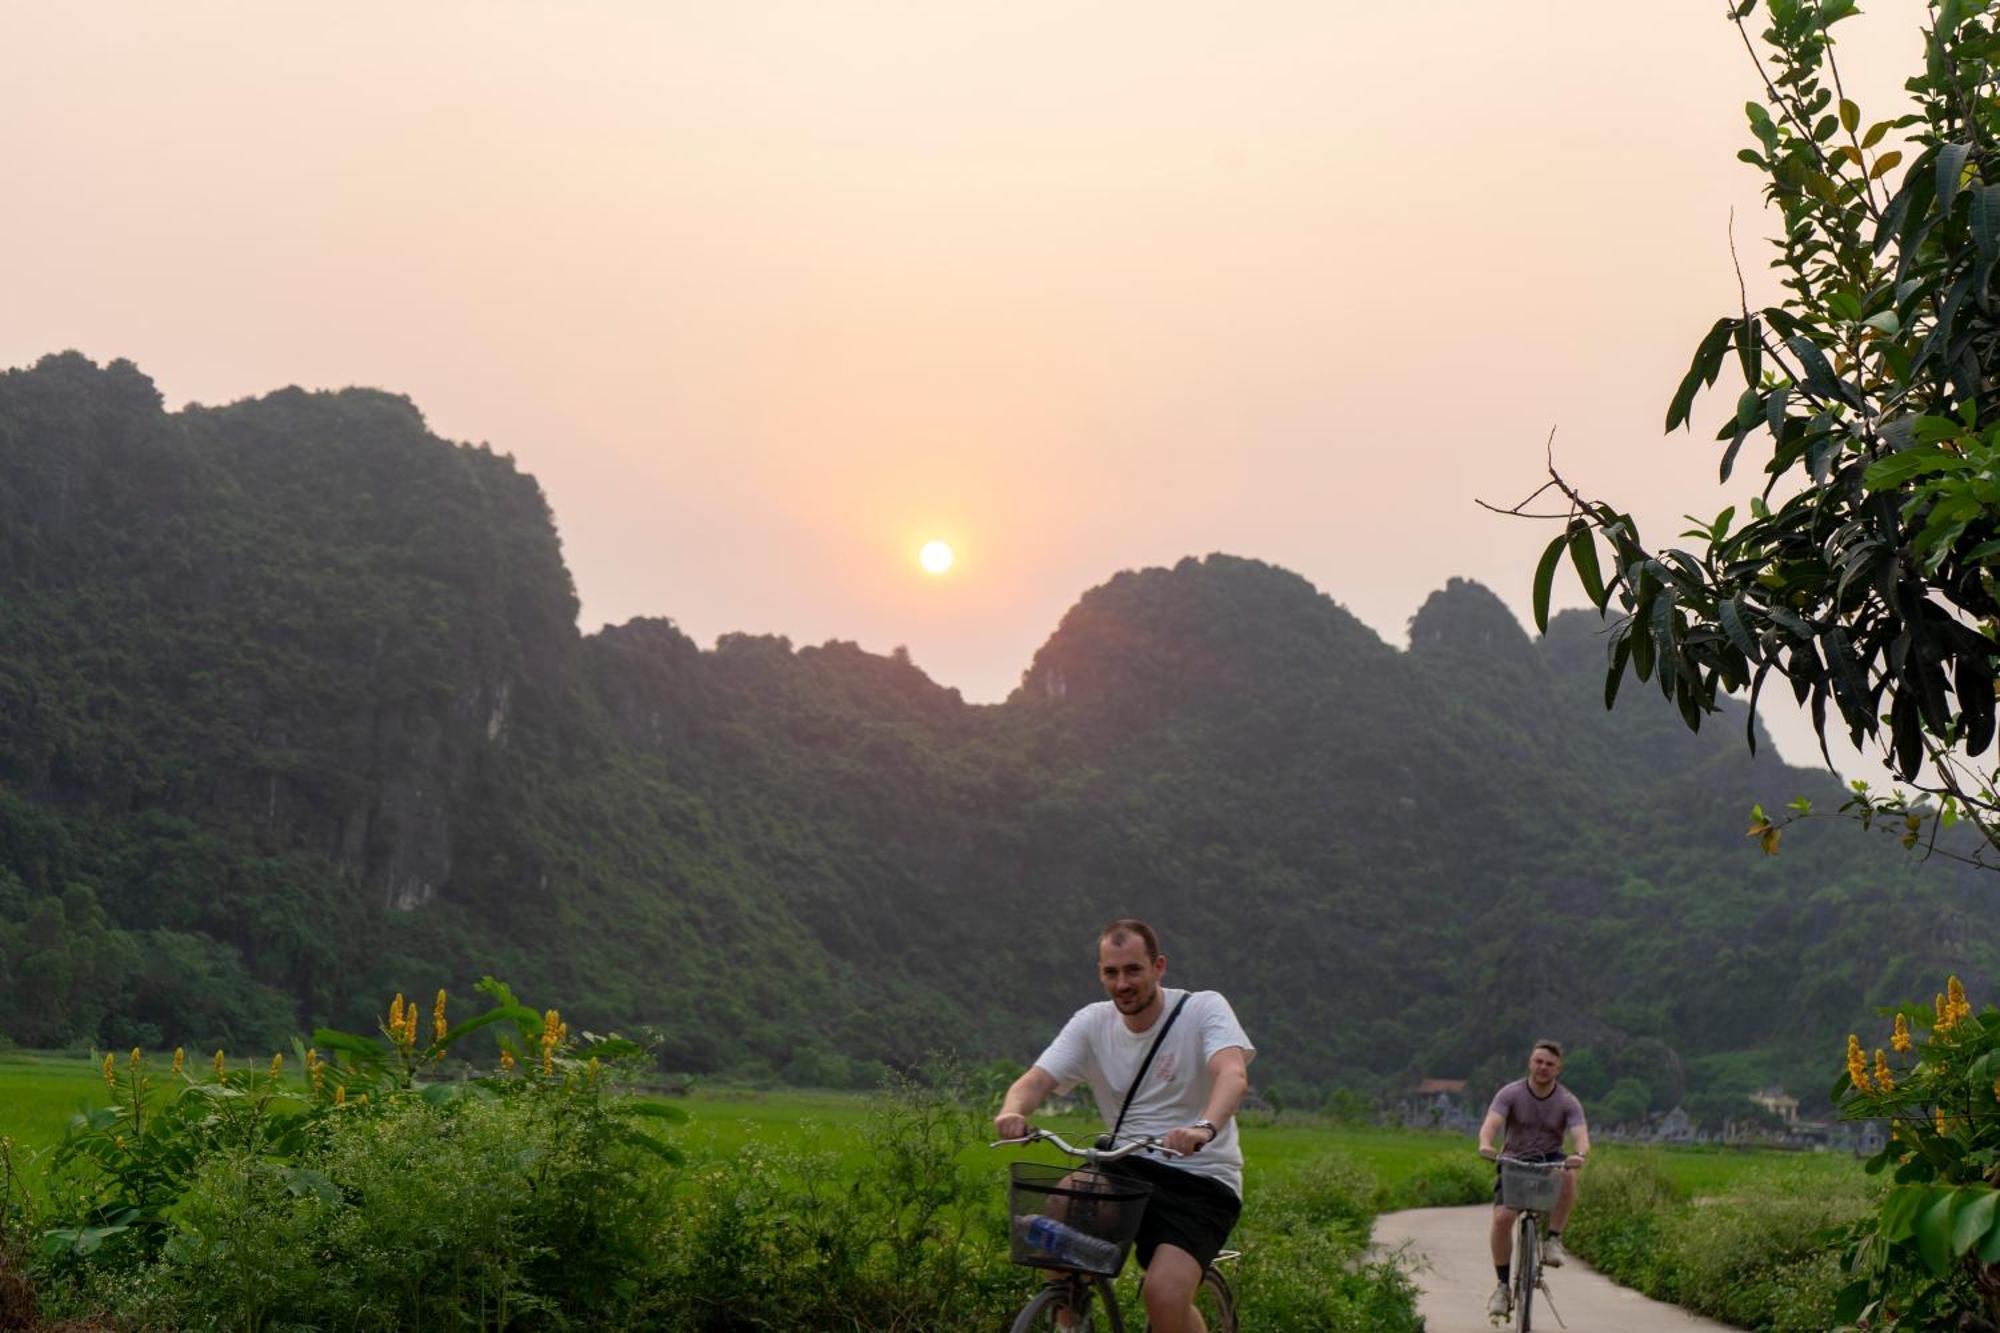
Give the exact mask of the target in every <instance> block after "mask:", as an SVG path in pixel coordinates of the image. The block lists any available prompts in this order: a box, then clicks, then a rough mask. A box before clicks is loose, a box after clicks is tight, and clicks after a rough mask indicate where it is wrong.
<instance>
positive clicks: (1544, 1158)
mask: <svg viewBox="0 0 2000 1333" xmlns="http://www.w3.org/2000/svg"><path fill="white" fill-rule="evenodd" d="M1514 1160H1515V1161H1517V1162H1543V1163H1548V1164H1553V1163H1556V1162H1567V1161H1568V1160H1569V1154H1568V1153H1560V1152H1524V1153H1516V1154H1514ZM1493 1206H1494V1207H1495V1208H1498V1207H1500V1163H1498V1162H1495V1163H1494V1164H1493Z"/></svg>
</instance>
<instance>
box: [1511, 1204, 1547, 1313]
mask: <svg viewBox="0 0 2000 1333" xmlns="http://www.w3.org/2000/svg"><path fill="white" fill-rule="evenodd" d="M1541 1280H1542V1229H1541V1227H1540V1225H1538V1224H1537V1223H1536V1221H1535V1216H1534V1214H1533V1213H1523V1214H1522V1215H1521V1238H1520V1242H1519V1243H1518V1244H1516V1245H1515V1246H1514V1318H1515V1320H1516V1321H1517V1322H1516V1325H1515V1326H1516V1327H1517V1328H1519V1329H1520V1330H1521V1333H1528V1331H1529V1330H1530V1329H1531V1328H1533V1327H1534V1317H1535V1288H1536V1286H1537V1285H1538V1284H1539V1283H1540V1282H1541Z"/></svg>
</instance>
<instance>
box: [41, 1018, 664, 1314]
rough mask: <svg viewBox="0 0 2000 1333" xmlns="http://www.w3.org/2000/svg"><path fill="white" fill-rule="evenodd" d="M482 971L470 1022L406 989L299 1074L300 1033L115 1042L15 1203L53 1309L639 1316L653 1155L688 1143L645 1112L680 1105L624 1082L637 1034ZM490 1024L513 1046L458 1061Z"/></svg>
mask: <svg viewBox="0 0 2000 1333" xmlns="http://www.w3.org/2000/svg"><path fill="white" fill-rule="evenodd" d="M485 989H486V990H487V991H488V993H489V994H490V995H491V996H492V997H493V1000H494V1003H493V1005H492V1006H491V1007H490V1008H489V1009H488V1010H487V1011H486V1012H485V1013H483V1014H481V1015H479V1016H477V1017H475V1018H473V1019H472V1020H470V1021H469V1022H466V1023H464V1024H462V1025H460V1026H458V1027H456V1028H452V1027H450V1026H448V1020H447V1015H446V1008H445V1001H446V996H445V995H444V993H443V992H439V994H438V996H437V1000H436V1003H435V1005H434V1007H433V1008H432V1010H431V1011H430V1012H429V1014H427V1015H424V1014H420V1013H419V1010H418V1007H417V1006H416V1005H415V1004H414V1003H412V1004H409V1005H405V1004H404V1002H403V999H402V997H401V996H400V995H399V996H397V997H396V1002H395V1004H394V1005H393V1006H392V1008H391V1011H390V1013H389V1015H388V1017H387V1019H386V1020H385V1021H384V1022H383V1023H382V1025H381V1035H380V1036H379V1037H378V1038H374V1039H369V1038H363V1037H359V1036H356V1035H354V1034H350V1033H342V1032H337V1031H331V1030H322V1031H320V1032H318V1033H316V1034H315V1044H314V1045H313V1046H311V1047H305V1046H303V1044H302V1043H298V1044H295V1047H296V1051H297V1057H298V1058H297V1062H296V1064H295V1065H294V1066H293V1069H292V1071H291V1072H290V1073H289V1074H288V1073H287V1072H286V1062H285V1057H284V1055H283V1054H282V1053H280V1054H276V1055H273V1056H272V1057H271V1059H270V1061H269V1063H268V1065H262V1066H258V1067H249V1068H246V1067H243V1066H240V1065H232V1064H231V1063H230V1062H229V1061H228V1059H227V1057H226V1054H225V1052H223V1051H221V1050H217V1051H216V1052H215V1054H214V1056H213V1057H212V1058H211V1059H203V1058H201V1057H199V1056H197V1057H195V1058H194V1059H192V1060H190V1059H189V1058H188V1056H187V1054H186V1053H185V1051H182V1050H176V1051H175V1052H174V1054H173V1057H172V1061H171V1063H170V1065H169V1067H168V1068H166V1069H164V1070H161V1069H157V1068H156V1067H155V1062H154V1061H153V1060H151V1059H149V1058H148V1057H147V1056H146V1055H145V1053H144V1052H142V1051H141V1050H139V1049H137V1048H135V1049H133V1050H132V1052H131V1053H130V1054H129V1055H128V1056H126V1057H123V1058H121V1057H118V1056H115V1055H106V1056H105V1059H104V1065H103V1078H104V1082H105V1084H106V1090H107V1092H108V1093H109V1095H110V1100H109V1104H107V1105H102V1106H98V1107H94V1108H92V1109H89V1110H87V1111H84V1112H82V1113H80V1114H79V1115H78V1116H77V1117H76V1118H75V1120H74V1121H73V1122H72V1124H71V1126H70V1131H69V1133H68V1134H67V1136H66V1137H65V1138H64V1140H63V1141H62V1142H61V1143H60V1144H59V1145H57V1147H56V1148H55V1149H54V1150H53V1152H52V1154H51V1157H50V1161H49V1164H48V1171H47V1185H48V1189H47V1193H46V1197H44V1198H39V1199H37V1200H36V1201H35V1202H33V1203H31V1204H28V1205H25V1207H24V1215H23V1216H21V1217H18V1218H17V1219H16V1222H17V1227H19V1228H22V1229H26V1230H28V1231H30V1232H32V1233H33V1234H34V1235H35V1236H36V1237H37V1238H38V1239H37V1241H36V1244H35V1246H34V1248H33V1250H32V1251H31V1252H30V1255H29V1258H28V1268H29V1271H30V1272H32V1273H33V1274H34V1275H35V1277H36V1279H37V1281H38V1284H39V1286H40V1288H41V1302H42V1305H43V1307H44V1309H45V1310H46V1311H49V1312H51V1313H53V1314H61V1313H63V1312H65V1311H69V1312H74V1313H78V1314H96V1313H101V1314H105V1315H106V1316H107V1317H115V1318H116V1319H117V1320H119V1321H120V1322H121V1323H125V1324H129V1325H131V1326H133V1327H176V1328H179V1327H241V1328H250V1329H261V1328H271V1327H360V1328H408V1327H420V1326H425V1325H437V1324H447V1323H456V1322H458V1321H460V1320H461V1319H470V1320H471V1321H472V1322H473V1324H474V1326H477V1327H490V1328H501V1327H512V1326H523V1325H524V1324H532V1323H534V1322H535V1321H536V1320H542V1321H544V1322H550V1321H554V1322H560V1321H561V1320H563V1319H584V1320H586V1321H598V1322H603V1321H608V1322H613V1323H616V1322H621V1321H624V1320H626V1319H627V1318H628V1317H629V1316H630V1313H631V1311H632V1309H633V1308H634V1303H635V1300H636V1299H637V1294H638V1288H637V1286H636V1284H635V1282H634V1278H633V1274H634V1273H635V1272H639V1271H643V1270H644V1268H645V1266H646V1264H647V1263H648V1262H650V1261H651V1260H652V1259H653V1258H654V1255H655V1248H656V1246H657V1243H658V1241H657V1235H658V1233H659V1231H660V1228H661V1224H662V1213H663V1202H662V1196H661V1194H659V1193H658V1192H655V1191H653V1190H650V1189H647V1188H643V1187H641V1184H640V1180H641V1178H640V1176H639V1174H638V1173H639V1172H640V1171H642V1170H644V1169H650V1168H648V1167H647V1164H649V1163H660V1164H665V1165H671V1164H672V1163H674V1162H676V1161H678V1158H679V1155H678V1153H677V1151H676V1150H675V1149H673V1148H672V1147H671V1146H669V1145H667V1144H665V1143H663V1142H661V1141H660V1140H659V1139H658V1138H657V1137H655V1135H654V1134H653V1133H651V1132H650V1131H649V1130H648V1129H647V1128H646V1122H647V1121H649V1120H652V1121H658V1120H659V1119H662V1118H664V1119H669V1120H674V1119H682V1118H684V1117H683V1115H682V1113H680V1112H679V1111H677V1110H675V1109H674V1108H672V1107H668V1106H664V1105H661V1104H658V1103H654V1102H647V1101H641V1100H637V1099H633V1098H629V1097H623V1096H619V1095H617V1094H616V1093H615V1092H614V1091H613V1089H612V1088H611V1087H610V1086H609V1084H610V1081H611V1080H612V1079H613V1077H614V1076H615V1075H614V1072H613V1071H614V1070H615V1067H616V1066H617V1064H619V1063H621V1062H629V1061H631V1060H632V1059H633V1058H635V1057H638V1056H641V1055H643V1051H642V1050H641V1049H640V1048H639V1047H637V1046H635V1045H633V1044H632V1043H630V1042H626V1041H623V1040H621V1039H618V1038H609V1037H605V1038H600V1037H593V1036H589V1035H584V1036H582V1037H580V1038H577V1039H574V1040H573V1039H572V1038H571V1037H570V1035H569V1033H568V1030H567V1027H566V1025H565V1024H564V1023H563V1022H562V1020H561V1017H560V1015H559V1014H557V1013H556V1012H555V1011H553V1010H551V1011H549V1012H548V1013H546V1014H540V1015H538V1014H535V1013H534V1012H533V1011H532V1010H529V1009H527V1008H525V1007H523V1006H522V1005H520V1004H518V1003H517V1002H516V1001H515V1000H514V998H513V996H512V994H511V992H509V991H508V989H507V988H506V987H505V986H504V985H501V984H500V983H497V982H493V981H491V980H490V979H489V981H488V982H487V983H486V985H485ZM425 1018H428V1020H429V1024H430V1029H431V1030H430V1035H429V1037H428V1039H425V1038H423V1037H422V1036H421V1035H420V1030H419V1029H420V1027H421V1026H422V1020H423V1019H425ZM502 1025H504V1027H505V1029H510V1030H501V1028H502ZM482 1031H485V1032H486V1037H485V1038H483V1039H482V1040H490V1039H492V1038H493V1037H494V1036H495V1034H496V1032H498V1033H499V1039H498V1049H499V1052H500V1055H499V1060H498V1062H497V1067H495V1068H493V1069H492V1070H491V1071H490V1072H488V1073H486V1074H484V1075H479V1076H472V1075H471V1074H470V1071H459V1075H460V1076H457V1077H444V1076H441V1075H442V1071H443V1070H444V1069H445V1068H446V1066H445V1064H444V1061H445V1056H446V1052H447V1051H448V1050H450V1049H451V1048H452V1047H454V1046H455V1045H456V1044H457V1043H458V1042H459V1041H460V1040H461V1039H463V1038H465V1037H468V1036H471V1035H472V1034H474V1033H479V1032H482ZM322 1048H325V1049H326V1050H327V1051H328V1052H329V1055H328V1056H327V1057H325V1058H322V1056H321V1049H322Z"/></svg>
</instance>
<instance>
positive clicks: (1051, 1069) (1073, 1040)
mask: <svg viewBox="0 0 2000 1333" xmlns="http://www.w3.org/2000/svg"><path fill="white" fill-rule="evenodd" d="M1035 1065H1036V1067H1037V1068H1039V1069H1041V1070H1042V1071H1044V1072H1045V1073H1047V1074H1048V1075H1049V1077H1051V1078H1053V1079H1054V1080H1055V1081H1056V1086H1057V1088H1059V1089H1065V1090H1066V1089H1069V1088H1072V1087H1075V1086H1076V1085H1077V1084H1079V1083H1081V1082H1083V1081H1084V1080H1085V1079H1087V1078H1089V1077H1090V1010H1089V1009H1079V1010H1077V1011H1076V1012H1075V1013H1073V1014H1071V1015H1070V1018H1069V1022H1067V1023H1065V1024H1063V1026H1062V1031H1061V1032H1058V1033H1056V1039H1055V1040H1054V1041H1052V1042H1050V1043H1049V1046H1048V1049H1047V1050H1045V1051H1043V1052H1042V1053H1041V1054H1040V1055H1038V1056H1036V1057H1035Z"/></svg>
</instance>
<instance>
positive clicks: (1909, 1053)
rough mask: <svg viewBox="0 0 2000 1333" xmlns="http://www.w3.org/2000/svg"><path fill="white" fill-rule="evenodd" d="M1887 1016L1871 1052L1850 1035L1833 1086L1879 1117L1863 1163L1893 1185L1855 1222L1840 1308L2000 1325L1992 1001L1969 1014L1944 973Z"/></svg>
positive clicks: (1999, 1150)
mask: <svg viewBox="0 0 2000 1333" xmlns="http://www.w3.org/2000/svg"><path fill="white" fill-rule="evenodd" d="M1892 1017H1893V1026H1892V1028H1891V1031H1890V1034H1889V1038H1888V1043H1889V1044H1888V1047H1887V1048H1886V1049H1885V1048H1882V1047H1877V1048H1876V1050H1875V1053H1874V1058H1873V1060H1872V1061H1871V1060H1870V1059H1869V1057H1868V1055H1867V1052H1866V1051H1865V1050H1864V1049H1863V1048H1862V1045H1861V1041H1860V1038H1859V1036H1849V1037H1848V1039H1847V1040H1848V1047H1847V1069H1846V1071H1845V1072H1844V1073H1842V1074H1841V1076H1840V1079H1839V1081H1838V1082H1837V1083H1836V1084H1835V1086H1834V1096H1835V1097H1836V1098H1838V1099H1839V1100H1840V1102H1841V1109H1842V1111H1843V1112H1844V1113H1845V1114H1847V1115H1849V1116H1855V1117H1867V1118H1880V1119H1886V1120H1887V1121H1888V1122H1889V1125H1890V1138H1889V1142H1888V1143H1887V1144H1886V1145H1885V1146H1884V1147H1883V1149H1882V1151H1881V1152H1880V1153H1878V1154H1876V1156H1875V1157H1873V1158H1872V1159H1870V1161H1869V1163H1868V1171H1869V1173H1870V1174H1871V1175H1872V1174H1878V1173H1881V1172H1884V1171H1889V1172H1890V1173H1891V1179H1892V1180H1893V1182H1894V1183H1893V1184H1892V1185H1891V1187H1890V1189H1889V1191H1888V1193H1887V1194H1886V1195H1885V1196H1884V1197H1883V1200H1882V1205H1881V1208H1880V1209H1879V1210H1878V1211H1877V1212H1875V1213H1874V1214H1873V1215H1872V1216H1870V1217H1868V1218H1866V1219H1864V1220H1863V1221H1862V1222H1860V1223H1859V1224H1857V1225H1856V1227H1855V1228H1854V1230H1853V1233H1852V1240H1853V1244H1852V1247H1851V1249H1850V1252H1849V1256H1848V1258H1849V1266H1850V1268H1851V1269H1852V1271H1853V1272H1854V1274H1855V1276H1856V1281H1855V1282H1854V1283H1853V1285H1852V1286H1850V1287H1849V1288H1848V1289H1847V1291H1846V1292H1844V1293H1843V1301H1842V1310H1841V1313H1842V1314H1843V1315H1844V1316H1845V1317H1846V1318H1849V1319H1857V1320H1867V1319H1869V1318H1875V1319H1877V1320H1880V1319H1881V1318H1882V1317H1883V1316H1885V1315H1893V1316H1895V1317H1897V1318H1899V1319H1902V1320H1906V1321H1909V1322H1910V1324H1911V1325H1912V1326H1914V1327H1931V1326H1933V1325H1935V1324H1938V1323H1942V1322H1944V1321H1945V1320H1946V1319H1948V1318H1956V1317H1958V1316H1959V1315H1961V1314H1963V1313H1965V1312H1978V1313H1980V1314H1983V1316H1984V1317H1985V1319H1986V1320H1987V1321H1988V1322H1989V1324H2000V1010H1996V1009H1994V1007H1993V1006H1991V1005H1988V1006H1987V1007H1986V1009H1985V1011H1984V1012H1982V1013H1977V1014H1975V1013H1974V1011H1973V1006H1972V1004H1971V1002H1970V1001H1969V1000H1967V999H1966V996H1965V990H1964V988H1963V986H1962V985H1961V984H1960V982H1959V980H1958V978H1957V977H1952V978H1951V979H1950V981H1949V982H1948V983H1947V984H1946V987H1945V989H1944V991H1942V992H1941V993H1939V994H1938V996H1937V997H1936V999H1935V1001H1934V1002H1933V1003H1932V1004H1929V1005H1921V1004H1906V1005H1902V1006H1900V1007H1898V1008H1896V1009H1895V1010H1894V1011H1893V1015H1892ZM1892 1052H1893V1054H1892Z"/></svg>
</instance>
